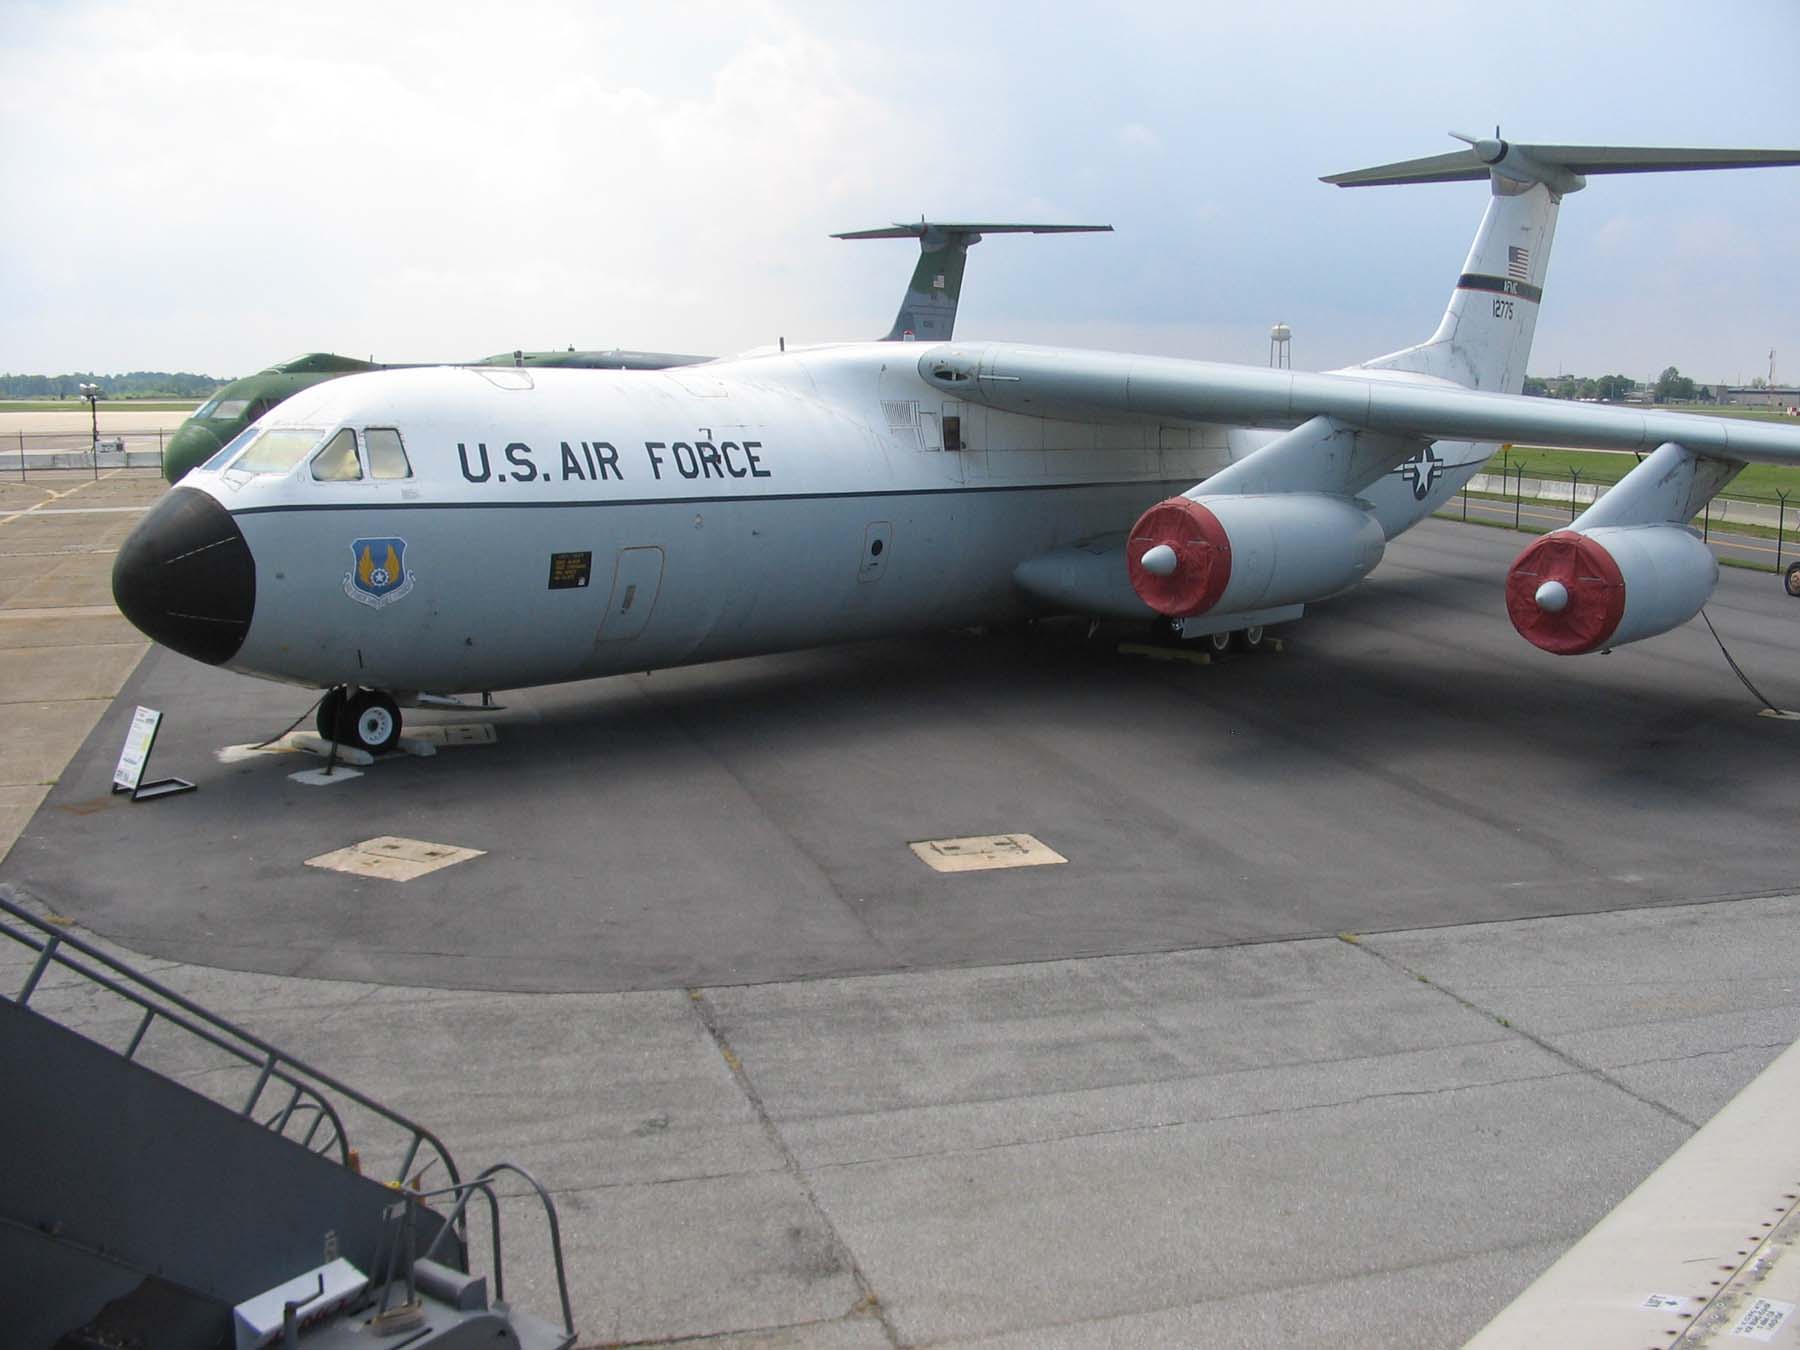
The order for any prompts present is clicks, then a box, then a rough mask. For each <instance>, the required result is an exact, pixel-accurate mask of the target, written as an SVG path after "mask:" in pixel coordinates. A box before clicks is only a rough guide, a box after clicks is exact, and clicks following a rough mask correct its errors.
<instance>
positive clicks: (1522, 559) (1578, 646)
mask: <svg viewBox="0 0 1800 1350" xmlns="http://www.w3.org/2000/svg"><path fill="white" fill-rule="evenodd" d="M1546 581H1560V582H1561V583H1562V584H1563V586H1564V587H1565V588H1566V589H1567V590H1568V592H1569V603H1568V604H1567V605H1565V606H1564V607H1563V608H1562V610H1561V611H1560V612H1555V613H1553V612H1551V611H1550V610H1547V609H1543V608H1541V607H1540V606H1539V605H1538V602H1537V590H1538V587H1540V586H1542V585H1543V584H1544V583H1545V582H1546ZM1624 614H1625V578H1624V577H1623V576H1622V575H1620V572H1619V565H1618V564H1617V563H1616V562H1614V561H1613V556H1612V554H1610V553H1608V552H1607V551H1606V550H1605V549H1604V548H1602V547H1600V545H1599V544H1597V543H1595V542H1594V541H1593V540H1592V539H1589V538H1588V537H1587V536H1586V535H1581V534H1574V533H1572V532H1571V531H1568V530H1558V531H1557V532H1556V533H1554V534H1547V535H1545V536H1543V538H1541V539H1538V540H1535V541H1533V542H1532V543H1531V544H1530V545H1528V546H1527V547H1526V549H1525V551H1524V552H1523V553H1521V554H1520V555H1519V556H1518V558H1517V559H1516V560H1515V561H1514V562H1513V565H1512V571H1510V572H1508V573H1507V574H1506V616H1507V617H1508V618H1509V619H1511V620H1512V624H1513V627H1514V628H1516V629H1518V630H1519V636H1520V637H1522V638H1524V639H1525V640H1526V641H1527V642H1529V643H1531V644H1533V645H1534V646H1538V647H1542V648H1543V649H1544V650H1545V651H1547V652H1554V653H1555V654H1556V655H1558V656H1580V655H1581V654H1582V653H1584V652H1591V651H1595V650H1597V649H1598V648H1601V647H1604V646H1605V645H1606V641H1607V639H1608V638H1610V637H1611V636H1612V635H1613V634H1614V633H1615V632H1617V631H1618V627H1619V620H1620V619H1621V618H1623V617H1624Z"/></svg>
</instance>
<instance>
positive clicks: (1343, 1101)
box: [813, 1042, 1587, 1172]
mask: <svg viewBox="0 0 1800 1350" xmlns="http://www.w3.org/2000/svg"><path fill="white" fill-rule="evenodd" d="M1490 1044H1497V1042H1490ZM1281 1067H1284V1068H1285V1067H1286V1066H1285V1065H1283V1066H1281ZM1195 1076H1196V1077H1200V1078H1203V1077H1206V1076H1207V1075H1195ZM1584 1077H1587V1074H1586V1073H1584V1072H1582V1071H1580V1070H1576V1069H1572V1068H1570V1069H1561V1070H1558V1071H1556V1072H1554V1073H1534V1074H1523V1075H1521V1076H1519V1077H1517V1078H1488V1079H1483V1080H1482V1081H1480V1082H1478V1083H1446V1084H1445V1085H1444V1086H1443V1087H1434V1088H1404V1089H1395V1090H1394V1091H1391V1092H1365V1093H1362V1094H1360V1095H1358V1096H1354V1097H1335V1098H1332V1099H1330V1100H1328V1101H1316V1102H1305V1103H1303V1104H1301V1105H1298V1106H1294V1105H1283V1106H1266V1107H1257V1108H1256V1109H1254V1110H1249V1111H1226V1112H1222V1113H1221V1114H1219V1115H1216V1116H1199V1117H1194V1118H1188V1117H1182V1118H1180V1119H1175V1120H1151V1121H1138V1122H1134V1123H1132V1124H1130V1125H1109V1126H1107V1127H1106V1128H1105V1129H1097V1130H1069V1131H1066V1132H1064V1133H1061V1134H1046V1135H1040V1136H1037V1137H1034V1138H1030V1139H1005V1140H1001V1141H1000V1142H998V1143H993V1144H976V1145H973V1146H971V1147H968V1148H941V1149H929V1150H925V1151H921V1152H918V1153H882V1154H878V1155H872V1156H870V1157H867V1158H847V1159H844V1160H843V1161H841V1162H822V1163H819V1164H817V1165H816V1166H815V1167H814V1168H813V1170H814V1171H815V1172H832V1171H839V1170H842V1169H844V1168H848V1167H867V1166H870V1165H873V1164H885V1163H896V1162H918V1161H919V1160H921V1159H925V1158H973V1157H978V1156H980V1155H981V1154H983V1153H998V1152H1000V1151H1001V1150H1003V1149H1009V1148H1037V1147H1040V1146H1042V1145H1045V1144H1066V1143H1071V1142H1073V1141H1076V1140H1081V1139H1110V1138H1113V1137H1114V1136H1117V1135H1122V1134H1160V1133H1162V1132H1163V1131H1165V1130H1180V1129H1187V1128H1189V1127H1192V1128H1195V1129H1205V1128H1207V1127H1209V1126H1212V1125H1219V1124H1224V1123H1228V1122H1231V1121H1239V1120H1257V1119H1259V1118H1261V1117H1263V1116H1299V1115H1304V1114H1306V1113H1308V1112H1311V1111H1338V1110H1342V1109H1344V1108H1345V1107H1351V1106H1361V1105H1363V1104H1364V1103H1366V1102H1386V1101H1398V1100H1402V1099H1405V1098H1407V1097H1442V1096H1446V1095H1448V1094H1450V1093H1453V1092H1479V1091H1481V1090H1482V1089H1483V1088H1505V1087H1512V1086H1513V1085H1514V1084H1517V1083H1549V1082H1554V1081H1555V1080H1556V1079H1558V1078H1584ZM1151 1081H1153V1082H1155V1083H1157V1084H1159V1085H1160V1084H1166V1083H1169V1082H1172V1081H1173V1082H1180V1081H1184V1080H1181V1079H1173V1080H1172V1079H1167V1078H1158V1079H1153V1080H1151ZM1051 1095H1055V1094H1051ZM1028 1099H1029V1094H1020V1095H1019V1096H1015V1097H1003V1098H999V1099H998V1100H1000V1101H1019V1100H1028ZM971 1104H972V1105H978V1106H985V1105H988V1104H989V1103H988V1102H987V1101H986V1100H985V1099H978V1100H976V1101H974V1102H973V1103H969V1102H956V1103H953V1105H956V1106H964V1105H971ZM924 1109H931V1108H924ZM871 1114H881V1113H871ZM888 1114H892V1113H888ZM832 1119H834V1120H836V1119H843V1117H841V1116H834V1117H832Z"/></svg>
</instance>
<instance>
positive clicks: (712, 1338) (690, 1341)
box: [573, 1313, 863, 1350]
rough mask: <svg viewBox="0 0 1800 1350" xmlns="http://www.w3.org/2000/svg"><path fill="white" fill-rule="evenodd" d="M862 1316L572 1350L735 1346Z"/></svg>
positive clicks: (589, 1343) (579, 1344) (581, 1346)
mask: <svg viewBox="0 0 1800 1350" xmlns="http://www.w3.org/2000/svg"><path fill="white" fill-rule="evenodd" d="M860 1316H863V1314H861V1313H846V1314H845V1315H843V1316H841V1317H815V1318H812V1319H809V1320H808V1321H805V1322H773V1323H771V1324H769V1325H768V1326H765V1327H745V1328H743V1329H742V1330H732V1331H710V1332H703V1333H701V1334H700V1335H697V1336H694V1335H689V1334H687V1333H685V1332H678V1333H677V1334H676V1335H673V1336H652V1337H650V1338H649V1339H648V1340H642V1341H579V1342H577V1343H576V1345H575V1346H574V1347H573V1350H636V1347H638V1346H655V1345H711V1344H713V1343H714V1342H718V1343H721V1344H723V1343H725V1342H731V1343H734V1344H735V1343H736V1342H737V1341H738V1340H739V1339H740V1338H742V1337H745V1336H751V1337H757V1338H761V1337H764V1336H773V1335H779V1334H780V1333H782V1332H788V1331H808V1330H811V1329H812V1328H814V1327H835V1326H837V1325H838V1324H839V1323H841V1322H853V1321H855V1320H856V1319H857V1318H858V1317H860Z"/></svg>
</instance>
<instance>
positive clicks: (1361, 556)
mask: <svg viewBox="0 0 1800 1350" xmlns="http://www.w3.org/2000/svg"><path fill="white" fill-rule="evenodd" d="M1386 546H1387V540H1386V538H1385V536H1384V535H1383V533H1382V529H1381V526H1380V525H1379V524H1378V523H1377V522H1376V520H1375V518H1374V516H1372V515H1371V514H1370V513H1369V512H1368V511H1366V510H1364V509H1363V508H1362V507H1360V506H1358V505H1357V504H1356V503H1355V502H1354V501H1352V500H1350V499H1349V498H1348V497H1333V496H1328V495H1326V494H1324V493H1318V492H1278V493H1270V494H1267V495H1262V496H1236V495H1220V496H1213V497H1200V498H1193V497H1170V498H1168V499H1167V500H1166V501H1161V502H1158V503H1157V504H1156V505H1155V506H1153V507H1151V508H1150V509H1149V510H1148V511H1146V512H1144V514H1143V515H1141V516H1139V517H1138V521H1137V524H1136V525H1134V526H1132V528H1131V535H1130V538H1129V539H1128V540H1127V542H1126V546H1125V558H1126V565H1127V566H1128V568H1129V569H1130V573H1131V586H1132V589H1133V590H1135V591H1136V592H1137V593H1138V596H1139V597H1140V598H1141V599H1142V600H1143V602H1144V603H1145V604H1147V605H1149V606H1150V608H1151V609H1153V610H1155V611H1156V612H1157V613H1159V614H1166V615H1168V616H1169V617H1170V618H1188V617H1190V616H1192V615H1195V614H1205V613H1207V612H1209V611H1212V610H1217V611H1219V612H1221V613H1227V614H1235V613H1239V612H1248V611H1252V610H1261V609H1269V608H1271V607H1273V606H1276V605H1291V604H1301V603H1305V602H1308V601H1312V600H1322V599H1324V598H1325V597H1326V596H1328V595H1336V594H1337V593H1338V592H1339V591H1342V590H1346V589H1348V588H1349V587H1351V586H1354V585H1355V584H1356V583H1357V582H1359V581H1361V580H1362V579H1363V578H1364V577H1365V576H1367V575H1368V574H1369V572H1370V571H1372V570H1373V569H1374V567H1375V564H1376V563H1378V562H1380V561H1381V554H1382V550H1383V549H1384V548H1386Z"/></svg>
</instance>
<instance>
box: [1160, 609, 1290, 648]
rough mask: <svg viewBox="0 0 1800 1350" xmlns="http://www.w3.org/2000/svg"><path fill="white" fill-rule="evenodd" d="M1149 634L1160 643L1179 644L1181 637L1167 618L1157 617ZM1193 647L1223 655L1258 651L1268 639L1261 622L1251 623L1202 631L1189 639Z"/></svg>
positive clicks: (1179, 632)
mask: <svg viewBox="0 0 1800 1350" xmlns="http://www.w3.org/2000/svg"><path fill="white" fill-rule="evenodd" d="M1150 633H1151V636H1152V637H1153V638H1154V639H1155V640H1156V641H1157V642H1160V643H1168V644H1180V643H1181V642H1182V641H1183V639H1182V636H1181V630H1180V629H1179V628H1178V627H1177V626H1176V625H1175V624H1174V623H1172V622H1170V621H1169V620H1168V619H1163V618H1158V619H1155V620H1153V621H1152V622H1151V624H1150ZM1191 641H1192V642H1193V644H1194V647H1195V648H1196V649H1198V650H1199V651H1202V652H1205V653H1206V654H1207V655H1209V656H1224V655H1225V654H1226V653H1227V652H1254V651H1260V650H1262V648H1263V647H1264V646H1265V645H1266V643H1267V641H1268V639H1267V638H1266V637H1265V635H1264V631H1263V626H1262V625H1261V624H1252V625H1251V626H1250V627H1248V628H1239V629H1235V630H1233V631H1230V632H1223V633H1202V634H1201V635H1200V636H1199V637H1197V638H1193V639H1191Z"/></svg>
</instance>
